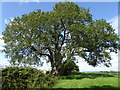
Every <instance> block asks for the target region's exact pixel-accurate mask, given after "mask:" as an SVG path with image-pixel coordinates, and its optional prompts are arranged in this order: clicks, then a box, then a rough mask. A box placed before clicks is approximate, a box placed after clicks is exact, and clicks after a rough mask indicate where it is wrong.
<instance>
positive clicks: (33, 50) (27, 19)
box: [3, 2, 120, 71]
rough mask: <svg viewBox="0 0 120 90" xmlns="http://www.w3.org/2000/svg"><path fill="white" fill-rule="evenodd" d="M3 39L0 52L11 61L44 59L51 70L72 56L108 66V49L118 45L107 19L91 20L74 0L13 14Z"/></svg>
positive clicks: (117, 38)
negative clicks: (17, 15)
mask: <svg viewBox="0 0 120 90" xmlns="http://www.w3.org/2000/svg"><path fill="white" fill-rule="evenodd" d="M3 39H4V42H5V43H6V45H5V49H4V50H3V52H5V53H6V56H7V57H10V62H11V63H13V64H15V63H18V64H20V63H25V64H30V65H32V64H33V65H41V64H42V60H43V59H45V60H46V61H47V62H50V63H51V67H52V70H53V71H54V70H57V71H59V69H60V68H61V64H62V63H64V62H65V61H70V60H71V61H72V60H73V61H74V60H76V57H75V56H79V57H81V58H83V59H84V60H85V61H86V62H87V63H88V64H89V65H92V66H97V65H99V64H104V65H105V66H110V65H111V63H110V60H111V56H110V52H115V53H117V49H118V48H119V46H120V45H119V43H118V41H119V37H118V35H117V34H116V33H115V29H113V28H112V26H111V25H110V23H108V22H107V21H106V20H105V19H100V20H93V19H92V15H91V14H90V13H89V9H86V8H82V7H79V6H78V5H77V4H75V3H73V2H59V3H57V4H56V5H55V6H54V7H53V10H52V11H49V12H44V11H41V10H40V9H37V10H36V11H32V12H30V13H29V14H24V15H22V16H21V17H15V18H14V19H13V20H12V21H10V22H9V23H8V24H7V25H6V28H5V31H4V32H3Z"/></svg>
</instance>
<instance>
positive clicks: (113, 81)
mask: <svg viewBox="0 0 120 90" xmlns="http://www.w3.org/2000/svg"><path fill="white" fill-rule="evenodd" d="M53 88H118V77H117V74H116V73H79V74H77V75H69V76H64V77H62V79H61V80H59V82H58V83H57V84H56V85H55V86H54V87H53Z"/></svg>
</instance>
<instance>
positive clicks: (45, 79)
mask: <svg viewBox="0 0 120 90" xmlns="http://www.w3.org/2000/svg"><path fill="white" fill-rule="evenodd" d="M56 81H57V78H56V77H55V76H53V75H48V74H44V73H42V71H39V70H37V69H32V68H29V67H25V68H20V67H7V68H5V69H3V70H2V82H3V83H2V89H5V90H6V89H11V88H22V89H27V88H48V87H52V86H53V85H54V84H55V83H56Z"/></svg>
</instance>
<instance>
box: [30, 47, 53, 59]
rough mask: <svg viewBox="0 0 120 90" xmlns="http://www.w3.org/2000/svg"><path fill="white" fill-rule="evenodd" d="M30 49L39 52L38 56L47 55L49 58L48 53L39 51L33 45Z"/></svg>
mask: <svg viewBox="0 0 120 90" xmlns="http://www.w3.org/2000/svg"><path fill="white" fill-rule="evenodd" d="M31 49H32V50H33V51H35V52H38V53H39V54H40V56H48V57H49V58H50V59H51V56H50V55H49V54H45V53H40V52H39V51H38V50H37V49H36V48H35V47H33V46H31Z"/></svg>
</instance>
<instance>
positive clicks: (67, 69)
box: [60, 60, 79, 76]
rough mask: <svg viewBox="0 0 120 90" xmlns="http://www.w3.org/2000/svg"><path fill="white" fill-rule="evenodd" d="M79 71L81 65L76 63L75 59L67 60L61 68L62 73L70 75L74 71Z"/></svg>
mask: <svg viewBox="0 0 120 90" xmlns="http://www.w3.org/2000/svg"><path fill="white" fill-rule="evenodd" d="M78 71H79V66H77V65H76V64H75V62H74V61H67V60H66V61H65V62H64V63H63V64H62V65H61V68H60V75H63V76H64V75H65V76H66V75H69V74H71V73H73V72H78Z"/></svg>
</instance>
